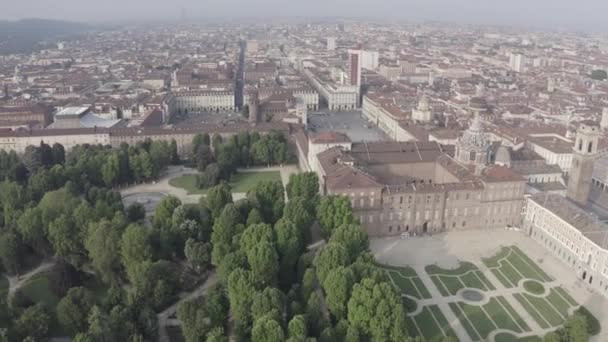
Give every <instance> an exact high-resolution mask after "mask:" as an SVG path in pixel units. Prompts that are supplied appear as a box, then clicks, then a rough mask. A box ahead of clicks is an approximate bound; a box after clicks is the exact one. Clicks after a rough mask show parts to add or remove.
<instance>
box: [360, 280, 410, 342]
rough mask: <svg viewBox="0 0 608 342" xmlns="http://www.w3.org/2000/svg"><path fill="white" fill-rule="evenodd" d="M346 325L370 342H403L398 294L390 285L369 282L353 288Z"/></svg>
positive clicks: (363, 281) (402, 316) (364, 281)
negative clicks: (357, 330) (371, 341)
mask: <svg viewBox="0 0 608 342" xmlns="http://www.w3.org/2000/svg"><path fill="white" fill-rule="evenodd" d="M348 322H349V323H350V324H351V325H352V326H353V327H355V328H357V329H359V331H360V332H361V333H362V334H363V335H364V336H367V337H368V338H371V339H372V340H373V341H404V340H406V339H407V336H408V334H407V330H406V325H405V312H404V309H403V304H402V303H401V298H400V295H399V294H398V293H397V292H396V290H395V288H394V287H393V286H392V285H391V284H389V283H378V282H375V281H374V280H372V279H367V278H366V279H363V280H362V281H361V282H360V283H358V284H355V285H354V286H353V290H352V295H351V298H350V300H349V301H348Z"/></svg>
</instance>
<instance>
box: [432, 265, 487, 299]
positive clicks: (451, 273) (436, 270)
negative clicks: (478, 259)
mask: <svg viewBox="0 0 608 342" xmlns="http://www.w3.org/2000/svg"><path fill="white" fill-rule="evenodd" d="M425 271H426V273H428V274H429V275H430V276H431V280H432V281H433V283H434V284H435V286H436V287H437V289H438V290H439V292H441V294H442V295H443V296H453V295H455V294H456V293H457V292H458V291H459V290H460V289H462V288H465V287H470V288H474V289H479V290H482V291H488V290H495V288H494V286H493V285H492V284H491V283H490V281H489V280H488V278H486V276H484V275H483V273H482V272H481V271H479V269H478V268H477V266H475V265H474V264H472V263H470V262H462V263H461V264H460V266H459V267H458V268H455V269H451V270H449V269H443V268H441V267H439V266H437V265H429V266H427V267H425Z"/></svg>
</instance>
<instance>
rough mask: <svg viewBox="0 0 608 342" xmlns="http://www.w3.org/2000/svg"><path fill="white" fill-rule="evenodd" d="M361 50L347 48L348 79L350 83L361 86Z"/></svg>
mask: <svg viewBox="0 0 608 342" xmlns="http://www.w3.org/2000/svg"><path fill="white" fill-rule="evenodd" d="M361 57H362V51H361V50H348V79H349V82H350V85H356V86H358V87H360V86H361V59H362V58H361Z"/></svg>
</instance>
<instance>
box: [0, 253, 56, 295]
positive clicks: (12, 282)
mask: <svg viewBox="0 0 608 342" xmlns="http://www.w3.org/2000/svg"><path fill="white" fill-rule="evenodd" d="M56 263H57V261H56V260H55V258H51V259H47V260H44V261H43V262H42V263H41V264H40V265H38V267H36V268H34V269H33V270H31V271H29V272H27V273H26V274H22V275H20V276H12V277H8V276H7V279H8V284H9V285H8V298H11V297H12V295H13V294H14V293H15V292H16V291H17V290H19V289H20V288H21V286H23V284H25V283H26V282H27V281H28V280H30V279H31V278H32V277H33V276H35V275H36V274H38V273H42V272H44V271H48V270H50V269H51V268H53V266H55V265H56Z"/></svg>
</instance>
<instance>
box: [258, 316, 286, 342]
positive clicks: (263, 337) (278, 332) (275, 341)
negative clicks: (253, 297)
mask: <svg viewBox="0 0 608 342" xmlns="http://www.w3.org/2000/svg"><path fill="white" fill-rule="evenodd" d="M251 341H252V342H283V341H285V333H284V332H283V328H281V325H280V324H279V322H277V321H275V320H274V319H272V318H270V317H267V316H264V317H261V318H258V319H257V320H256V321H255V323H254V324H253V330H252V331H251Z"/></svg>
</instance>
